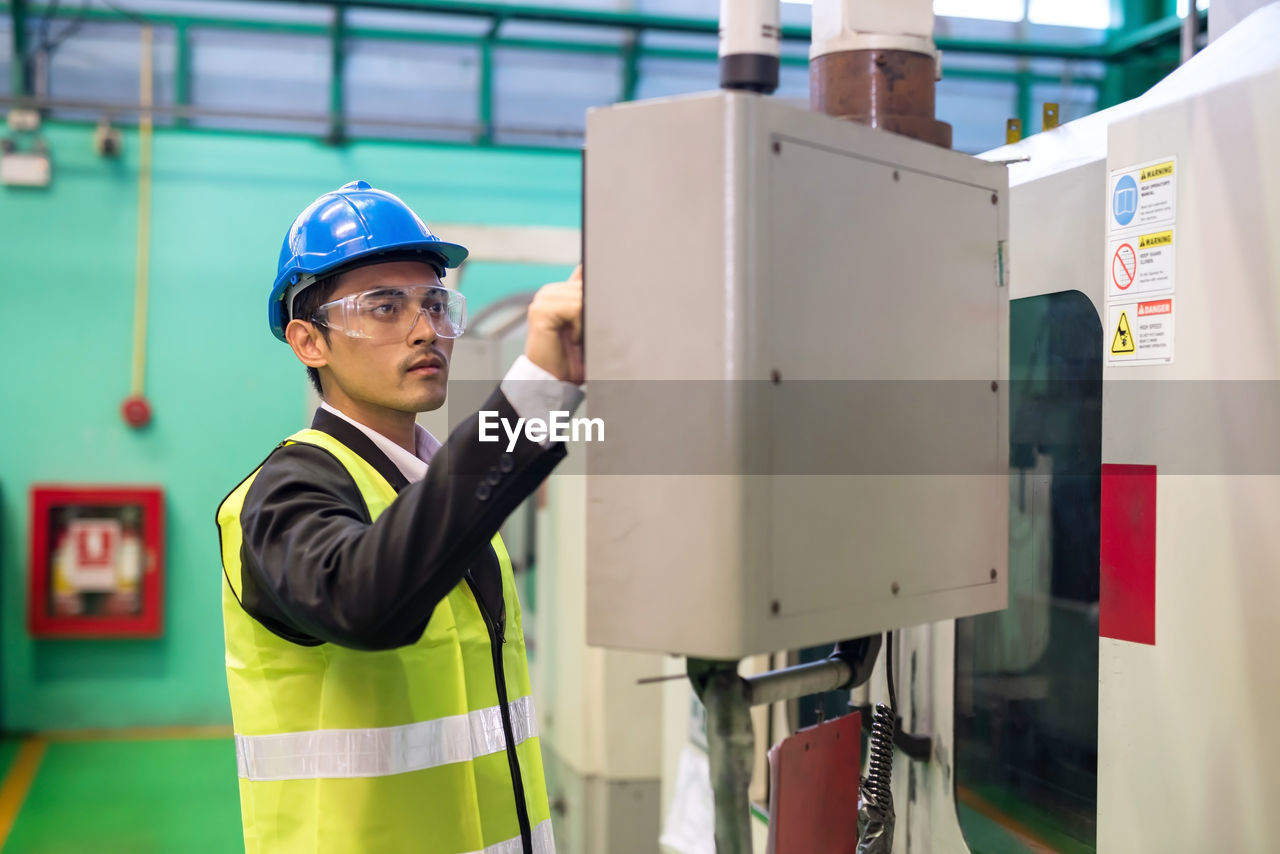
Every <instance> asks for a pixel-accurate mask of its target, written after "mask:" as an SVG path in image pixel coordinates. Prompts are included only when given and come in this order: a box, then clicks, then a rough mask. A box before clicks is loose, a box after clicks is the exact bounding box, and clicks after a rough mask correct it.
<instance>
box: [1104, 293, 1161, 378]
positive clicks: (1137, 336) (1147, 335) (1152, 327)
mask: <svg viewBox="0 0 1280 854" xmlns="http://www.w3.org/2000/svg"><path fill="white" fill-rule="evenodd" d="M1105 340H1106V341H1107V342H1108V343H1109V346H1108V348H1107V363H1108V364H1111V365H1115V364H1124V365H1167V364H1169V363H1170V362H1172V361H1173V297H1168V298H1166V299H1156V300H1144V301H1141V302H1117V303H1112V304H1111V305H1109V306H1108V310H1107V334H1106V339H1105Z"/></svg>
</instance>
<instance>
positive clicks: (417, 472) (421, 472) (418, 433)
mask: <svg viewBox="0 0 1280 854" xmlns="http://www.w3.org/2000/svg"><path fill="white" fill-rule="evenodd" d="M320 408H321V409H323V410H325V411H326V412H331V413H333V414H334V415H336V416H338V417H339V418H341V419H342V420H343V421H346V422H347V423H348V424H350V425H352V426H353V427H355V428H356V429H357V430H359V431H360V432H361V433H364V434H365V435H366V436H368V437H369V439H370V441H372V442H373V444H375V445H377V446H378V450H380V451H382V453H384V454H386V455H387V458H388V459H389V460H391V462H393V463H395V467H396V468H398V469H400V473H401V474H403V475H404V476H405V479H406V480H408V481H409V482H410V483H417V482H418V481H420V480H422V479H423V478H424V477H426V476H427V464H428V463H430V462H431V457H432V456H434V455H435V452H436V451H437V450H439V448H440V441H439V440H438V439H436V437H435V436H432V435H431V433H429V432H428V431H427V429H426V428H425V427H423V426H422V425H421V424H414V425H413V427H414V435H415V437H416V439H415V445H416V446H417V447H416V453H414V454H411V453H409V452H408V451H406V450H405V449H404V448H402V447H400V446H399V445H397V444H396V443H395V442H393V441H391V440H390V439H388V438H387V437H386V436H384V435H382V434H381V433H379V432H378V431H376V430H374V429H373V428H371V427H366V426H365V425H363V424H361V423H360V422H359V421H356V420H354V419H353V418H351V416H349V415H346V414H345V413H342V412H339V411H338V410H337V409H334V408H333V407H332V406H330V405H329V404H328V403H324V402H321V404H320Z"/></svg>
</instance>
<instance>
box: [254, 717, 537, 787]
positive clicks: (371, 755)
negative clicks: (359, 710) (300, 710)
mask: <svg viewBox="0 0 1280 854" xmlns="http://www.w3.org/2000/svg"><path fill="white" fill-rule="evenodd" d="M508 708H509V709H510V711H511V727H512V730H513V732H514V737H515V742H516V744H523V743H524V741H525V739H528V738H534V737H536V736H537V735H538V722H537V719H536V718H535V716H534V713H533V697H521V698H520V699H518V700H516V701H515V702H513V703H512V704H511V705H510V706H509V707H508ZM506 749H507V738H506V735H505V734H503V731H502V710H501V709H500V708H499V707H497V706H491V707H489V708H487V709H478V710H477V711H474V712H468V713H467V714H465V715H454V716H452V717H448V718H436V719H435V720H433V721H419V722H418V723H414V724H405V725H403V726H390V727H378V728H374V729H322V730H316V731H314V732H282V733H278V734H276V735H237V736H236V765H237V767H238V769H239V772H240V776H241V777H243V778H245V779H246V780H311V779H317V778H335V779H336V778H340V777H386V776H390V775H392V774H404V773H407V772H409V771H421V770H423V769H425V768H435V767H436V766H437V765H448V764H449V763H451V762H466V761H469V760H471V759H477V758H479V757H481V756H487V755H489V754H490V753H497V752H499V751H501V750H506Z"/></svg>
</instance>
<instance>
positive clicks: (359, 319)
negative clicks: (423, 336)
mask: <svg viewBox="0 0 1280 854" xmlns="http://www.w3.org/2000/svg"><path fill="white" fill-rule="evenodd" d="M422 315H425V316H426V318H427V322H428V323H430V324H431V328H432V329H434V330H435V333H436V335H437V336H439V337H440V338H457V337H458V336H459V335H461V334H462V333H463V332H465V331H466V329H467V301H466V299H465V298H464V297H463V296H462V294H460V293H458V292H457V291H455V290H451V289H449V288H443V287H440V286H439V285H404V286H395V287H385V288H374V289H373V290H368V291H361V292H360V293H358V294H348V295H347V296H345V297H342V298H340V299H336V300H333V301H332V302H327V303H325V304H324V305H322V306H320V307H319V308H318V309H316V313H315V314H314V315H312V317H311V319H312V320H313V321H314V322H316V323H320V324H323V325H325V326H327V327H329V328H330V329H336V330H338V331H339V332H342V333H343V334H345V335H347V336H348V337H350V338H369V339H372V340H374V341H389V340H392V339H405V338H408V337H409V333H410V332H411V331H412V330H413V327H414V324H416V323H417V322H418V318H419V316H422Z"/></svg>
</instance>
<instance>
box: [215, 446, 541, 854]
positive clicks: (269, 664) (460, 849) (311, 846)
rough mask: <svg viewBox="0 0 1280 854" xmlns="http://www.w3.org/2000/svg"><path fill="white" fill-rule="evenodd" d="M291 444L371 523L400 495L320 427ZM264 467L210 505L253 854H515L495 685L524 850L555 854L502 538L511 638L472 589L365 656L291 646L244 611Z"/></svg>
mask: <svg viewBox="0 0 1280 854" xmlns="http://www.w3.org/2000/svg"><path fill="white" fill-rule="evenodd" d="M288 441H289V442H302V443H307V444H311V445H317V446H319V447H321V448H323V449H325V450H327V451H329V452H330V453H331V454H333V455H334V456H335V457H336V458H337V459H338V460H339V461H340V462H341V463H342V464H343V466H345V467H346V469H347V471H348V472H350V474H351V476H352V478H353V479H354V480H355V482H356V485H357V486H358V487H359V489H360V494H361V495H362V496H363V497H364V500H365V503H366V504H367V505H368V508H369V516H370V518H371V519H376V518H378V515H379V514H380V513H382V511H383V510H385V509H386V508H387V506H388V505H390V504H391V502H392V501H393V500H394V499H395V497H396V493H395V490H394V489H393V488H392V487H391V485H390V484H389V483H387V481H386V480H385V479H384V478H383V477H382V476H381V475H380V474H378V472H377V471H376V470H375V469H374V468H373V466H371V465H370V464H369V463H367V462H366V461H365V460H364V459H363V458H361V457H360V456H359V455H358V454H356V453H355V452H353V451H352V450H350V449H349V448H347V447H346V446H345V445H343V444H342V443H341V442H339V441H338V440H337V439H335V438H333V437H332V436H330V435H328V434H327V433H322V432H320V431H318V430H302V431H300V432H298V433H295V434H294V435H293V436H291V437H290V438H289V440H288ZM260 470H261V469H260V468H259V470H257V471H254V473H253V474H252V475H250V476H249V478H247V479H246V480H245V481H244V482H243V483H242V484H240V486H238V487H237V488H236V489H235V490H234V491H233V492H232V493H231V494H230V495H228V496H227V497H226V499H224V500H223V502H222V505H221V506H220V507H219V508H218V527H219V530H220V532H221V540H222V562H223V566H224V568H225V570H226V572H225V577H224V583H223V590H222V615H223V626H224V629H225V633H226V645H227V687H228V689H229V692H230V695H231V712H232V718H233V720H234V723H235V733H236V735H235V739H236V755H237V762H238V766H239V777H240V809H241V816H242V819H243V822H244V838H245V848H246V850H247V852H248V854H304V852H305V854H321V852H323V854H361V852H369V854H399V852H405V854H408V852H413V854H464V852H465V854H472V852H483V854H521V852H523V851H524V847H523V841H522V837H521V830H520V824H519V819H518V813H517V810H516V801H515V797H516V795H515V793H516V787H515V783H514V781H513V769H512V765H511V763H510V760H509V757H508V750H507V739H506V735H505V733H506V728H504V721H503V714H502V713H503V705H502V699H501V698H502V695H503V694H505V699H506V701H507V706H506V708H507V710H508V712H509V724H510V730H511V731H512V733H513V738H512V741H513V743H515V745H516V747H515V754H516V757H517V758H518V765H519V770H520V772H521V773H520V777H521V778H522V783H523V789H524V796H525V802H526V804H527V808H528V816H529V826H530V828H531V830H532V850H533V851H534V852H535V854H553V852H554V850H555V845H554V842H553V840H552V833H551V814H550V809H549V807H548V804H547V791H546V783H545V779H544V777H543V770H542V755H541V751H540V748H539V742H538V733H537V723H536V720H535V716H534V710H533V698H532V696H531V694H530V688H529V671H528V665H527V663H526V660H525V646H524V634H523V632H522V631H521V625H520V605H519V602H518V600H517V598H516V588H515V583H514V578H513V576H512V572H511V559H510V557H509V556H508V555H507V550H506V548H505V546H504V545H503V543H502V539H501V538H500V537H498V536H496V535H495V536H494V538H493V541H492V545H493V549H494V551H495V552H496V554H497V556H498V561H499V563H500V564H501V567H502V590H503V598H504V600H505V602H506V611H507V614H506V637H505V643H501V644H500V645H499V642H498V641H497V639H496V638H494V637H491V635H490V632H489V629H488V623H487V621H486V620H485V617H484V615H483V613H482V611H481V609H480V606H479V604H478V602H477V600H476V598H475V596H474V594H473V592H472V590H471V588H470V586H469V585H468V584H467V583H460V584H458V585H457V586H456V587H454V588H453V590H452V591H450V593H449V595H448V596H446V597H445V599H444V600H443V601H441V602H440V603H439V604H438V605H437V606H436V608H435V610H434V612H433V613H432V614H431V619H430V620H429V621H428V623H427V628H426V630H425V631H424V632H423V634H422V637H421V638H420V639H419V640H418V642H417V643H415V644H412V645H410V646H405V647H401V648H399V649H393V650H386V651H375V652H362V651H358V650H353V649H348V648H346V647H341V646H337V645H335V644H330V643H325V644H320V645H318V646H302V645H299V644H295V643H291V642H289V641H287V640H284V639H283V638H281V637H279V636H277V635H275V634H273V633H272V632H270V631H269V630H267V629H266V628H264V627H263V626H262V624H260V623H259V622H258V621H257V620H255V619H254V618H253V617H251V616H250V615H249V614H247V613H246V612H245V611H244V609H243V608H242V607H241V605H240V547H241V543H242V538H243V533H242V530H241V527H240V511H241V508H242V507H243V505H244V498H245V494H246V493H247V492H248V490H249V487H250V485H251V484H252V483H253V481H254V479H255V478H256V477H257V475H258V471H260ZM499 649H500V652H499ZM499 662H501V664H500V665H499ZM499 670H501V671H503V672H504V673H505V680H504V681H505V684H504V685H502V686H499V683H498V679H497V674H498V673H499Z"/></svg>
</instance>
